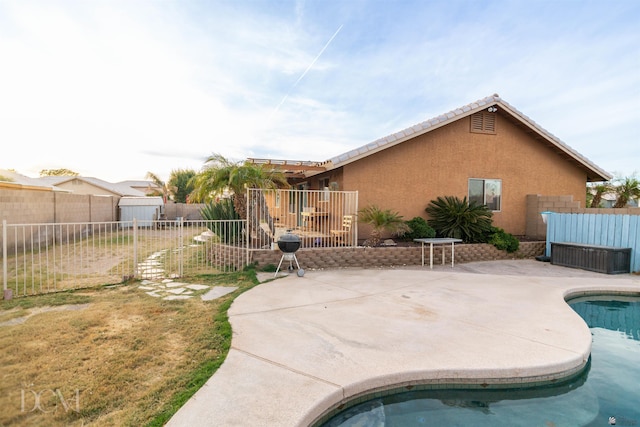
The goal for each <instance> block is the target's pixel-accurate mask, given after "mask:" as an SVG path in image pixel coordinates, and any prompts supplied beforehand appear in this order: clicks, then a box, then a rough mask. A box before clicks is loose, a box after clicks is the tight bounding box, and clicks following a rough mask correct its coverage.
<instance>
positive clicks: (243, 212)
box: [190, 154, 289, 219]
mask: <svg viewBox="0 0 640 427" xmlns="http://www.w3.org/2000/svg"><path fill="white" fill-rule="evenodd" d="M193 186H194V189H193V192H192V193H191V195H190V200H192V201H194V202H207V201H209V200H211V199H213V198H215V197H217V196H221V195H223V194H224V193H225V192H227V191H228V192H229V193H230V196H231V200H233V206H234V208H235V210H236V212H237V213H238V215H240V218H242V219H246V218H247V188H264V189H276V188H287V187H289V184H288V182H287V178H286V177H285V176H284V174H283V173H282V172H280V171H277V170H275V169H268V168H267V166H266V165H255V164H252V163H249V162H232V161H230V160H228V159H226V158H225V157H223V156H222V155H221V154H213V155H212V156H211V157H209V158H208V159H207V160H206V162H205V168H204V169H203V170H202V172H200V173H198V174H197V175H196V176H195V177H194V179H193Z"/></svg>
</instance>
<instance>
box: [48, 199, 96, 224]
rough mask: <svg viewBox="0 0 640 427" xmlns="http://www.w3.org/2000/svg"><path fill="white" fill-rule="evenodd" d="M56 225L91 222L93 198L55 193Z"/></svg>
mask: <svg viewBox="0 0 640 427" xmlns="http://www.w3.org/2000/svg"><path fill="white" fill-rule="evenodd" d="M54 195H55V205H54V208H55V219H54V221H53V222H56V223H68V222H90V221H91V208H90V207H91V205H90V200H91V196H89V195H85V194H82V195H79V194H72V193H54Z"/></svg>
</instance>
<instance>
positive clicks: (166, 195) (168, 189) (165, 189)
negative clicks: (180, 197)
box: [147, 172, 176, 203]
mask: <svg viewBox="0 0 640 427" xmlns="http://www.w3.org/2000/svg"><path fill="white" fill-rule="evenodd" d="M147 179H150V180H151V181H152V182H153V183H154V184H156V185H157V186H158V187H160V190H159V191H158V190H153V189H151V186H149V189H148V191H149V194H150V195H152V196H155V195H160V196H162V199H163V200H164V202H165V203H167V200H169V199H170V198H171V196H172V195H173V193H174V192H175V190H176V189H175V187H173V186H171V185H170V184H169V183H168V182H164V181H163V180H161V179H160V178H159V177H158V175H156V174H154V173H152V172H147Z"/></svg>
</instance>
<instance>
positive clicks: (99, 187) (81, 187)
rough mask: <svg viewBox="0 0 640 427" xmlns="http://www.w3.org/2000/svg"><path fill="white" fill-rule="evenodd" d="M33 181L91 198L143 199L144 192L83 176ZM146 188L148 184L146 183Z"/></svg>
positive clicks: (120, 184)
mask: <svg viewBox="0 0 640 427" xmlns="http://www.w3.org/2000/svg"><path fill="white" fill-rule="evenodd" d="M35 180H37V181H39V182H41V183H43V184H44V185H49V186H54V187H55V188H57V189H60V190H66V191H69V192H72V193H74V194H89V195H93V196H116V197H125V196H133V197H143V196H145V195H146V193H145V192H144V191H140V190H137V189H135V188H133V187H131V186H129V185H127V184H126V183H115V184H113V183H111V182H107V181H103V180H101V179H98V178H92V177H84V176H43V177H40V178H35ZM147 186H148V183H147Z"/></svg>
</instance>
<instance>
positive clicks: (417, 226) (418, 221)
mask: <svg viewBox="0 0 640 427" xmlns="http://www.w3.org/2000/svg"><path fill="white" fill-rule="evenodd" d="M406 223H407V225H408V226H409V228H410V229H411V231H409V232H407V233H405V235H404V236H403V237H404V239H405V240H413V239H425V238H426V239H428V238H433V237H436V230H434V229H433V228H431V227H430V226H429V224H427V221H426V220H425V219H424V218H421V217H419V216H417V217H415V218H412V219H410V220H409V221H407V222H406Z"/></svg>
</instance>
